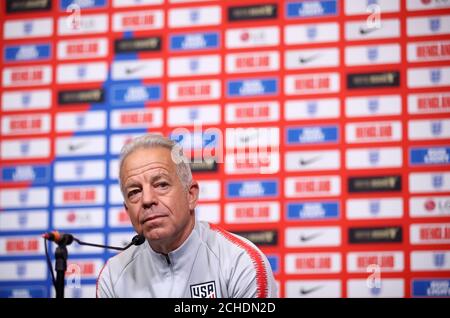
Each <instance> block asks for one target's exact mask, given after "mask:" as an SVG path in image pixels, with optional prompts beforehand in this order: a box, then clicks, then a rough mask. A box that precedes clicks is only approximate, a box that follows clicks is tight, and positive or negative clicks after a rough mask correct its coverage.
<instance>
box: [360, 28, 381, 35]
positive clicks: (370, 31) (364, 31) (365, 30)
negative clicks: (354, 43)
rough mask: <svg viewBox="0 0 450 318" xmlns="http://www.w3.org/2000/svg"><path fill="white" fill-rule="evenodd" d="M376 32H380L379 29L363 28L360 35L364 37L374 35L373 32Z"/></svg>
mask: <svg viewBox="0 0 450 318" xmlns="http://www.w3.org/2000/svg"><path fill="white" fill-rule="evenodd" d="M376 30H378V28H363V27H360V28H359V33H360V34H363V35H364V34H369V33H372V32H373V31H376Z"/></svg>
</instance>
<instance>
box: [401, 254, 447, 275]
mask: <svg viewBox="0 0 450 318" xmlns="http://www.w3.org/2000/svg"><path fill="white" fill-rule="evenodd" d="M410 255H411V271H413V272H424V271H449V270H450V251H412V252H411V254H410Z"/></svg>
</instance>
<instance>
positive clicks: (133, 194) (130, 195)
mask: <svg viewBox="0 0 450 318" xmlns="http://www.w3.org/2000/svg"><path fill="white" fill-rule="evenodd" d="M139 192H141V190H139V189H135V190H131V191H130V192H128V198H131V197H133V196H135V195H136V194H138V193H139Z"/></svg>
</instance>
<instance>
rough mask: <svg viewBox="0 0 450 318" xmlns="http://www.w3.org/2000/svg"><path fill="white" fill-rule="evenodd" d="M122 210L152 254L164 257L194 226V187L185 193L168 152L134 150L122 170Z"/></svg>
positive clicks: (161, 149)
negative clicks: (157, 253)
mask: <svg viewBox="0 0 450 318" xmlns="http://www.w3.org/2000/svg"><path fill="white" fill-rule="evenodd" d="M121 178H122V179H121V180H122V184H123V189H124V196H125V208H126V210H127V212H128V215H129V216H130V219H131V222H132V223H133V227H134V229H135V230H136V232H137V233H139V234H143V235H144V236H145V237H146V238H147V240H149V242H150V243H151V246H152V247H153V249H154V250H156V251H157V252H161V253H168V252H170V251H171V250H173V249H176V248H177V247H178V246H180V245H181V244H182V243H183V241H184V240H185V239H186V238H187V236H188V235H189V233H190V231H191V229H192V228H193V226H194V208H195V205H196V204H197V198H198V185H197V183H196V182H195V181H194V182H192V185H191V186H190V187H189V188H188V189H185V187H184V186H183V185H182V183H181V180H180V178H179V177H178V174H177V172H176V165H175V163H174V162H173V161H172V157H171V153H170V150H169V149H167V148H163V147H156V148H138V149H137V150H135V151H134V152H132V153H131V154H129V155H128V156H127V157H126V158H125V160H124V162H123V166H122V171H121Z"/></svg>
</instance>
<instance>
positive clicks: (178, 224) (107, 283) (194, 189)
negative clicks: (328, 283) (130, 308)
mask: <svg viewBox="0 0 450 318" xmlns="http://www.w3.org/2000/svg"><path fill="white" fill-rule="evenodd" d="M119 182H120V188H121V190H122V194H123V196H124V206H125V209H126V211H127V213H128V215H129V216H130V219H131V222H132V224H133V227H134V229H135V230H136V232H137V233H138V234H142V235H144V236H145V238H146V242H145V243H144V244H142V245H139V246H133V247H131V248H129V249H128V250H126V251H124V252H122V253H120V254H118V255H116V256H114V257H112V258H111V259H110V260H108V262H107V264H106V265H105V266H104V268H103V269H102V271H101V272H100V275H99V278H98V281H97V297H185V298H189V297H193V298H197V297H200V298H206V297H208V298H216V297H276V284H275V280H274V278H273V274H272V270H271V268H270V265H269V262H268V260H267V258H266V257H265V256H264V254H263V253H262V252H261V251H260V250H259V249H258V248H257V247H256V246H255V245H254V244H252V243H251V242H250V241H248V240H246V239H244V238H242V237H239V236H237V235H234V234H231V233H229V232H227V231H225V230H223V229H221V228H219V227H218V226H216V225H212V224H209V223H206V222H201V221H199V220H197V219H196V218H195V206H196V205H197V200H198V193H199V187H198V184H197V182H196V181H194V180H193V179H192V174H191V170H190V167H189V165H188V163H187V159H186V157H184V156H183V154H182V152H181V149H180V148H179V146H178V145H176V144H175V143H174V142H173V141H171V140H169V139H167V138H164V137H162V136H159V135H151V134H150V135H145V136H142V137H139V138H136V139H134V140H133V141H132V142H131V143H129V144H127V145H126V146H124V147H123V149H122V152H121V157H120V162H119Z"/></svg>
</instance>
